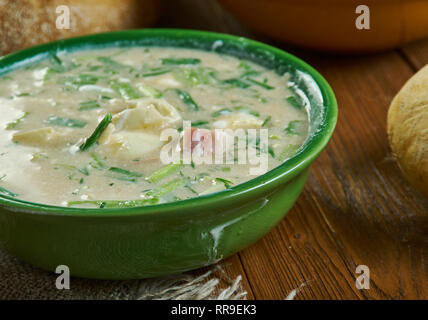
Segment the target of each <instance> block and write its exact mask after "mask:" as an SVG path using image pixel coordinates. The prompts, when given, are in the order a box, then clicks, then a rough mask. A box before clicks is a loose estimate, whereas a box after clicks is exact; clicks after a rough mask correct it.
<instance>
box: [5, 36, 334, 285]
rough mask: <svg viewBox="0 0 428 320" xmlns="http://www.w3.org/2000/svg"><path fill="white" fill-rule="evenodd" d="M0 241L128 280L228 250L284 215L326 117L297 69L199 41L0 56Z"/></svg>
mask: <svg viewBox="0 0 428 320" xmlns="http://www.w3.org/2000/svg"><path fill="white" fill-rule="evenodd" d="M0 105H1V108H2V110H3V117H2V119H1V120H0V164H1V170H2V171H1V172H0V174H1V179H0V195H1V198H0V204H1V207H2V209H1V212H0V244H1V245H2V247H3V248H5V249H6V250H8V251H10V252H11V253H13V254H14V255H16V256H17V257H19V258H22V259H23V260H26V261H29V262H31V263H33V264H34V265H37V266H40V267H42V268H45V269H48V270H54V269H55V268H56V266H58V265H67V266H68V267H69V268H70V270H71V273H72V274H73V275H76V276H83V277H90V278H103V279H131V278H144V277H154V276H159V275H164V274H169V273H177V272H182V271H186V270H190V269H194V268H197V267H201V266H204V265H207V264H211V263H215V262H217V261H219V260H221V259H222V258H225V257H227V256H229V255H230V254H232V253H234V252H236V251H238V250H240V249H242V248H244V247H245V246H247V245H249V244H251V243H252V242H254V241H256V240H257V239H259V238H260V237H261V236H263V235H264V234H265V233H266V232H267V231H269V230H270V228H272V227H273V226H274V225H275V224H276V223H277V222H278V221H279V220H280V219H282V218H283V216H284V215H285V214H286V213H287V211H288V210H289V209H290V208H291V206H292V205H293V203H294V202H295V200H296V199H297V197H298V195H299V193H300V192H301V190H302V188H303V185H304V183H305V181H306V177H307V174H308V170H309V165H310V164H311V162H312V161H313V160H314V159H315V158H316V157H317V156H318V154H319V153H320V152H321V151H322V149H323V148H324V147H325V145H326V144H327V142H328V140H329V138H330V136H331V134H332V132H333V129H334V126H335V122H336V117H337V107H336V102H335V98H334V95H333V93H332V91H331V89H330V87H329V86H328V84H327V83H326V82H325V80H324V79H323V78H322V77H321V76H320V75H319V74H318V73H317V72H316V71H315V70H314V69H312V68H311V67H310V66H308V65H307V64H305V63H304V62H302V61H300V60H298V59H297V58H295V57H293V56H291V55H289V54H287V53H285V52H283V51H280V50H278V49H275V48H272V47H270V46H267V45H264V44H261V43H258V42H255V41H251V40H248V39H243V38H237V37H233V36H228V35H221V34H215V33H207V32H198V31H184V30H135V31H124V32H115V33H107V34H98V35H92V36H86V37H81V38H74V39H68V40H64V41H60V42H53V43H50V44H46V45H42V46H38V47H34V48H30V49H27V50H24V51H21V52H18V53H14V54H11V55H8V56H6V57H4V58H3V59H2V60H0Z"/></svg>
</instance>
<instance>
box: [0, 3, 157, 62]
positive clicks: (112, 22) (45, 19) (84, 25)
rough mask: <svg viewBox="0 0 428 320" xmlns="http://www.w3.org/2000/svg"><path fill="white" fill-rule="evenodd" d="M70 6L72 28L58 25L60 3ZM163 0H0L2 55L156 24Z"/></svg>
mask: <svg viewBox="0 0 428 320" xmlns="http://www.w3.org/2000/svg"><path fill="white" fill-rule="evenodd" d="M61 5H65V6H68V8H69V9H70V29H57V28H56V20H57V17H58V16H60V15H61V13H62V12H59V13H57V12H56V8H57V7H58V6H61ZM159 6H160V0H90V1H88V0H13V1H11V0H0V39H1V41H0V55H3V54H5V53H9V52H11V51H16V50H19V49H22V48H25V47H29V46H33V45H36V44H39V43H43V42H49V41H53V40H57V39H62V38H69V37H73V36H78V35H82V34H88V33H96V32H104V31H111V30H120V29H131V28H138V27H145V26H148V25H151V24H153V22H154V21H155V19H156V17H157V15H158V11H159Z"/></svg>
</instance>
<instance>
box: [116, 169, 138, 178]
mask: <svg viewBox="0 0 428 320" xmlns="http://www.w3.org/2000/svg"><path fill="white" fill-rule="evenodd" d="M108 170H109V171H111V172H114V173H119V174H123V175H126V176H128V177H136V178H140V177H142V176H143V175H142V174H141V173H138V172H132V171H129V170H126V169H122V168H118V167H111V168H110V169H108Z"/></svg>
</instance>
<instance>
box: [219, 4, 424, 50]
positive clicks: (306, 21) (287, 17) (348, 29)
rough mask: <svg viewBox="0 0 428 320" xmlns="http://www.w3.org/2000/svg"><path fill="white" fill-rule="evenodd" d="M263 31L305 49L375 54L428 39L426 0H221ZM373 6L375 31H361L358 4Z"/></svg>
mask: <svg viewBox="0 0 428 320" xmlns="http://www.w3.org/2000/svg"><path fill="white" fill-rule="evenodd" d="M218 1H219V2H220V4H221V5H223V7H224V8H226V9H227V10H228V11H229V12H230V13H232V14H233V15H234V16H235V17H236V18H238V19H239V20H240V21H242V23H244V24H245V25H247V26H248V27H250V28H251V29H253V30H254V31H256V32H259V33H260V34H263V35H266V36H269V37H271V38H273V39H276V40H280V41H284V42H287V43H290V44H295V45H298V46H302V47H307V48H312V49H317V50H324V51H336V52H349V53H354V52H356V53H358V52H370V51H379V50H385V49H390V48H394V47H398V46H400V45H403V44H405V43H407V42H410V41H413V40H417V39H421V38H424V37H428V1H424V0H406V1H402V0H366V1H360V0H218ZM359 5H366V6H367V7H368V8H369V9H370V29H369V30H358V29H357V28H356V25H355V21H356V19H357V17H358V16H359V15H360V14H359V13H356V8H357V7H358V6H359Z"/></svg>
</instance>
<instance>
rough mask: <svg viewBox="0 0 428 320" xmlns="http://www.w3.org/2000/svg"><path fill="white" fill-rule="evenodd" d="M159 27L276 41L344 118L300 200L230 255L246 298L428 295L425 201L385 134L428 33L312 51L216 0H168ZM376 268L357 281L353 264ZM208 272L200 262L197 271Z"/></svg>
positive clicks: (231, 272) (427, 46)
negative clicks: (321, 85) (367, 47)
mask: <svg viewBox="0 0 428 320" xmlns="http://www.w3.org/2000/svg"><path fill="white" fill-rule="evenodd" d="M165 9H166V10H165V13H164V16H163V18H162V19H161V21H160V23H159V24H158V26H159V27H176V28H192V29H202V30H211V31H218V32H224V33H230V34H235V35H241V36H246V37H249V38H253V39H257V40H261V41H263V42H266V43H270V44H272V45H274V46H276V47H279V48H282V49H284V50H286V51H289V52H291V53H293V54H295V55H297V56H298V57H300V58H302V59H304V60H306V61H307V62H308V63H310V64H311V65H312V66H314V67H315V68H316V69H318V70H319V71H320V72H321V74H323V75H324V77H325V78H326V79H327V81H328V82H329V83H330V84H331V86H332V88H333V90H334V92H335V93H336V97H337V100H338V104H339V120H338V124H337V129H336V131H335V134H334V136H333V138H332V140H331V142H330V144H329V145H328V147H327V149H326V150H325V151H324V152H323V154H322V155H321V156H320V157H319V158H318V160H317V161H316V162H315V163H314V164H313V166H312V172H311V175H310V177H309V180H308V183H307V185H306V187H305V189H304V191H303V193H302V195H301V196H300V198H299V200H298V201H297V203H296V204H295V206H294V207H293V208H292V210H291V211H290V212H289V213H288V214H287V216H286V218H285V219H283V220H282V221H281V222H280V223H279V225H278V226H277V227H276V228H275V229H273V230H272V231H271V232H270V233H269V234H268V235H266V236H265V237H264V238H263V239H261V240H260V241H258V242H257V243H256V244H254V245H253V246H251V247H249V248H247V249H245V250H243V251H242V252H240V253H238V254H235V255H234V256H232V257H230V258H228V259H226V260H225V261H224V262H223V263H222V266H223V268H224V269H225V271H226V273H227V275H228V276H229V277H231V278H235V277H236V276H237V275H242V276H243V285H244V287H245V289H246V290H247V291H248V296H247V297H248V299H284V298H285V297H286V296H287V295H288V294H289V293H290V292H291V291H292V290H293V289H296V288H300V290H299V292H298V293H297V295H296V297H295V298H296V299H428V201H427V200H426V199H423V198H422V197H421V196H420V195H418V194H417V193H416V192H415V191H414V190H413V189H412V188H411V186H410V185H409V184H408V183H407V182H406V181H405V180H404V179H403V177H402V175H401V174H400V172H399V170H398V168H397V166H396V164H395V163H394V161H393V160H392V158H391V156H390V149H389V146H388V140H387V135H386V115H387V110H388V107H389V104H390V102H391V100H392V98H393V97H394V95H395V94H396V93H397V91H398V90H399V89H400V88H401V86H402V85H403V84H404V83H405V82H406V80H407V79H409V78H410V77H411V76H412V75H413V74H414V73H415V71H416V70H418V69H420V68H421V67H422V66H424V65H425V64H427V63H428V40H427V41H421V42H418V43H414V44H411V45H408V46H406V47H404V48H402V49H399V50H395V51H389V52H383V53H378V54H372V55H364V56H336V55H331V54H330V55H328V54H322V53H318V52H310V51H305V50H302V49H298V48H293V47H291V46H287V45H285V44H280V43H276V42H273V41H270V40H269V39H265V38H263V37H260V36H257V35H254V34H252V33H251V32H250V31H249V30H247V29H246V28H245V27H243V26H242V25H240V24H239V23H238V22H237V21H236V20H235V19H233V18H232V17H231V16H230V15H229V14H227V13H226V12H224V11H223V10H222V9H221V8H220V6H219V5H218V4H217V3H216V2H215V1H214V0H175V1H168V3H167V4H166V8H165ZM358 265H366V266H368V267H369V269H370V280H371V281H370V289H367V290H358V289H357V288H356V285H355V280H356V277H358V276H359V274H357V273H356V267H357V266H358ZM200 272H203V270H198V271H196V273H200Z"/></svg>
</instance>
